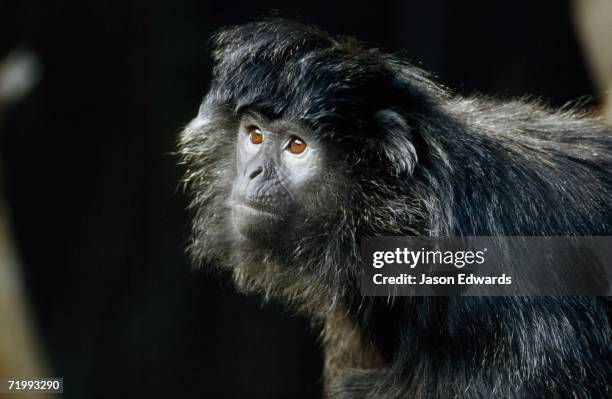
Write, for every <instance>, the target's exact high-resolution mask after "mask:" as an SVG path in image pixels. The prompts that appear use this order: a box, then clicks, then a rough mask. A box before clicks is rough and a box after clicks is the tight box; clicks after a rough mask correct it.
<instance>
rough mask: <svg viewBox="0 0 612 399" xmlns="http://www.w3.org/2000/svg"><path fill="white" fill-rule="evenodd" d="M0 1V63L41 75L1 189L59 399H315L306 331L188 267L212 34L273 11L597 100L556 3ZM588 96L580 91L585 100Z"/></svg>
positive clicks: (315, 368) (471, 79)
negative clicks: (188, 154)
mask: <svg viewBox="0 0 612 399" xmlns="http://www.w3.org/2000/svg"><path fill="white" fill-rule="evenodd" d="M300 3H301V5H300V4H298V2H296V3H294V4H290V3H289V2H287V1H285V2H271V1H254V0H251V1H248V2H240V1H216V2H212V1H195V0H193V1H166V2H161V1H142V2H138V1H130V2H128V1H126V2H120V3H119V2H118V3H116V5H111V4H104V2H84V1H73V2H68V1H60V2H52V1H48V2H46V3H44V2H40V3H38V4H37V3H35V2H31V1H27V0H22V1H19V2H7V1H2V0H0V56H2V55H5V54H6V53H7V52H8V50H9V49H11V48H15V47H18V46H21V47H26V48H29V49H30V50H33V51H34V52H35V53H37V54H38V56H39V57H40V60H41V62H42V66H43V77H42V80H41V82H40V84H39V85H38V86H37V88H36V89H35V90H34V92H33V93H32V94H31V95H30V96H29V97H28V98H27V99H26V100H25V101H23V102H22V103H21V104H19V105H18V106H15V107H13V108H11V109H10V112H9V113H8V114H7V115H6V117H5V120H4V124H3V129H2V132H3V134H2V136H1V138H0V140H1V142H0V143H1V145H0V150H1V151H2V157H3V161H4V168H3V169H4V179H5V184H6V185H5V188H6V189H7V191H8V196H9V200H10V205H11V207H12V209H11V210H12V223H13V227H14V230H15V233H16V236H17V240H18V241H17V242H18V246H19V248H18V249H19V252H20V256H21V258H22V261H23V264H24V267H25V277H26V286H27V292H28V295H29V298H30V300H31V302H32V304H33V306H34V310H35V316H36V321H37V323H38V327H39V330H40V331H39V332H40V335H41V338H42V342H43V345H44V348H45V350H46V353H47V355H48V358H49V361H50V363H51V366H52V369H53V374H54V376H58V377H63V378H64V383H65V391H66V394H65V397H67V398H107V397H125V398H128V397H135V396H147V397H162V396H165V397H181V398H192V397H193V398H195V397H220V398H243V397H248V398H302V397H304V398H306V397H308V398H310V397H317V395H318V394H319V392H320V383H319V375H320V372H321V363H322V359H321V355H320V354H319V349H318V344H317V341H316V334H315V333H312V332H309V327H308V324H307V323H306V322H305V321H304V320H302V319H300V318H298V317H295V316H293V315H292V314H291V313H289V312H287V311H284V310H283V308H282V307H281V306H279V305H269V306H263V307H262V305H261V302H260V300H259V299H258V298H252V297H245V296H241V295H238V294H236V293H235V291H234V290H233V288H232V287H231V285H230V284H228V283H227V282H226V280H227V279H223V278H219V276H217V275H210V274H209V273H207V272H205V271H193V270H191V269H190V266H189V265H188V263H187V261H186V258H185V255H184V253H183V249H184V247H185V244H186V233H187V230H188V229H187V223H188V221H187V214H186V212H185V211H184V208H185V205H186V199H185V197H184V195H183V194H182V193H181V191H180V189H179V188H178V187H179V185H178V181H179V178H180V175H181V171H180V168H178V167H177V166H176V158H175V156H173V155H172V152H173V151H174V149H175V140H176V138H177V134H178V133H179V131H180V130H181V128H182V127H183V126H185V125H186V123H187V122H188V121H189V120H190V119H191V118H192V117H194V116H195V114H196V111H197V108H198V105H199V102H200V100H201V99H202V97H203V95H204V93H205V92H206V89H207V86H208V80H209V75H210V70H211V64H210V59H209V57H208V50H207V40H208V37H209V36H210V34H211V32H213V31H214V30H216V29H218V28H219V27H221V26H224V25H228V24H238V23H243V22H246V21H249V20H253V19H255V18H257V17H258V16H262V15H265V14H267V13H268V12H269V11H270V10H272V9H279V10H280V11H281V12H282V14H283V15H285V16H291V17H295V18H297V19H299V20H301V21H304V22H310V23H315V24H317V25H319V26H320V27H322V28H324V29H326V30H328V31H331V32H333V33H346V34H351V35H354V36H357V37H358V38H359V39H361V40H363V41H367V42H370V43H375V44H377V45H379V46H381V47H383V48H385V49H387V50H389V51H393V52H398V51H402V52H403V53H404V54H405V56H406V57H407V58H408V59H409V60H411V61H413V62H415V63H418V64H420V65H422V67H424V68H425V69H428V70H430V71H432V72H433V73H434V74H435V75H436V76H437V79H438V80H439V81H441V82H442V83H444V84H445V85H447V86H450V87H452V88H453V89H454V90H456V91H457V92H459V93H462V94H471V93H474V92H482V93H485V94H492V95H498V96H501V97H505V98H507V97H511V96H517V95H527V94H529V95H533V96H536V97H541V98H543V99H545V100H546V101H548V102H549V103H551V104H553V105H562V104H564V103H566V102H567V101H570V100H575V99H577V98H581V97H584V96H587V103H588V102H589V101H588V98H589V97H588V96H590V95H592V93H593V88H592V86H591V84H590V82H589V80H588V76H587V72H586V70H585V67H584V64H583V60H582V56H581V52H580V49H579V47H578V45H577V40H576V37H575V33H574V29H573V26H572V22H571V18H570V8H569V5H568V4H567V3H565V2H563V1H558V0H551V1H531V0H513V1H507V2H503V1H497V2H490V1H483V2H463V1H452V0H447V1H444V0H430V1H426V2H425V1H423V2H410V1H401V2H400V1H398V2H392V1H385V0H378V1H376V2H371V1H364V0H357V1H352V2H345V3H343V2H332V1H327V0H326V1H319V0H316V1H313V0H309V1H306V2H300ZM591 103H592V101H591Z"/></svg>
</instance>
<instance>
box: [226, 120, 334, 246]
mask: <svg viewBox="0 0 612 399" xmlns="http://www.w3.org/2000/svg"><path fill="white" fill-rule="evenodd" d="M321 163H322V159H321V148H320V146H319V145H318V143H317V141H316V140H315V139H314V137H313V136H312V135H311V134H309V132H308V131H307V129H305V128H302V127H301V126H299V125H297V124H295V123H292V122H290V121H287V120H283V119H275V120H270V119H267V118H265V117H264V116H262V115H261V114H258V113H255V112H248V113H246V114H245V115H244V116H243V117H242V119H241V122H240V124H239V129H238V137H237V139H236V178H235V180H234V183H233V187H232V194H231V199H230V209H231V219H232V222H233V225H234V227H235V228H236V230H237V231H238V232H239V233H240V234H241V235H243V236H244V237H246V238H251V239H258V238H269V237H271V236H272V235H276V234H278V232H279V231H280V230H282V229H283V228H284V227H289V226H291V224H292V220H294V219H295V218H296V217H298V216H300V214H301V212H302V210H303V205H304V203H305V202H306V201H307V197H308V192H309V191H310V188H311V187H313V186H314V185H316V181H317V178H318V176H320V170H321Z"/></svg>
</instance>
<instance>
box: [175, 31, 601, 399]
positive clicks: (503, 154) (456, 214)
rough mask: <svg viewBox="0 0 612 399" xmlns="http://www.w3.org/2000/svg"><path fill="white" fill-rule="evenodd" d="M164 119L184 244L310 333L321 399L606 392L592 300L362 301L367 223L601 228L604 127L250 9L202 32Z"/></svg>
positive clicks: (486, 232)
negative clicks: (317, 348) (203, 57)
mask: <svg viewBox="0 0 612 399" xmlns="http://www.w3.org/2000/svg"><path fill="white" fill-rule="evenodd" d="M211 43H212V57H213V59H214V67H213V72H212V83H211V86H210V89H209V91H208V93H207V94H206V96H205V97H204V99H203V101H202V103H201V106H200V108H199V111H198V114H197V116H196V117H195V118H194V119H193V120H192V121H191V122H190V123H189V124H188V125H187V127H186V128H185V129H184V130H183V132H182V133H181V134H180V137H179V141H178V147H179V153H180V158H181V159H180V163H181V164H182V165H184V168H185V175H184V176H185V177H184V182H185V186H186V188H187V190H188V192H189V195H190V205H189V210H190V212H191V215H192V219H193V222H192V232H191V241H190V244H189V247H188V253H189V254H190V256H191V258H192V259H193V262H194V264H196V265H207V266H211V267H214V268H216V269H217V270H220V271H222V272H223V271H226V272H227V273H229V274H230V275H231V276H232V280H233V281H234V283H235V285H236V286H237V287H238V289H239V290H240V291H242V292H245V293H255V294H258V295H260V296H261V297H262V298H263V299H264V300H270V299H275V300H281V301H283V302H285V303H286V304H287V306H289V307H291V308H292V309H295V310H296V311H298V312H302V313H303V314H305V315H307V316H308V317H309V318H310V319H311V320H312V323H313V326H314V327H315V328H318V329H319V330H320V331H321V343H322V347H323V352H324V356H325V357H324V359H325V360H324V371H323V373H324V375H323V385H324V395H325V397H328V398H376V399H383V398H385V399H395V398H417V399H431V398H604V397H609V396H610V392H611V390H610V384H609V381H610V376H611V373H610V371H611V370H610V358H611V357H610V350H609V346H610V324H609V316H608V314H609V309H610V308H609V306H610V302H609V299H608V298H607V297H586V296H581V297H570V296H565V297H563V296H561V297H526V296H508V297H450V296H449V297H396V298H393V300H392V301H390V300H388V298H380V297H369V296H364V295H362V294H361V292H360V290H359V281H358V276H359V273H360V271H359V267H358V265H359V247H360V238H361V237H368V236H421V237H452V236H513V235H520V236H548V235H556V236H583V235H592V236H597V235H611V234H612V206H611V204H610V200H611V199H612V130H611V129H610V128H609V127H606V126H605V125H603V124H601V123H599V122H598V121H597V120H594V119H592V118H590V117H589V116H588V114H587V113H586V112H584V111H579V110H575V109H561V110H553V109H551V108H550V107H548V106H547V105H545V104H542V103H541V102H536V101H533V100H523V99H514V100H505V101H500V100H496V99H492V98H489V97H485V96H482V95H478V96H471V97H462V96H459V95H456V94H453V93H452V92H451V91H450V90H449V89H447V88H445V87H444V86H442V85H440V84H438V83H436V82H435V81H434V80H433V79H432V78H431V77H430V75H429V74H427V73H426V72H424V71H423V70H421V69H420V68H418V67H415V66H413V65H412V64H410V63H408V62H407V61H405V60H403V59H402V58H400V57H398V56H395V55H392V54H387V53H385V52H383V51H382V50H379V49H377V48H371V47H368V46H365V45H363V44H361V43H359V42H358V41H357V40H356V39H353V38H351V37H346V36H338V37H336V36H331V35H329V34H328V33H326V32H324V31H322V30H319V29H318V28H316V27H313V26H309V25H303V24H301V23H299V22H294V21H291V20H285V19H266V20H262V21H257V22H250V23H247V24H244V25H240V26H235V27H229V28H225V29H223V30H220V31H219V32H218V33H216V34H215V35H214V36H213V38H212V40H211Z"/></svg>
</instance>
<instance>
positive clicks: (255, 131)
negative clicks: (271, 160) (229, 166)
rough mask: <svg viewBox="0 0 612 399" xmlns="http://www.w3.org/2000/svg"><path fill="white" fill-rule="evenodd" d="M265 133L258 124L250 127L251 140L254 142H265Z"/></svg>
mask: <svg viewBox="0 0 612 399" xmlns="http://www.w3.org/2000/svg"><path fill="white" fill-rule="evenodd" d="M263 138H264V137H263V133H262V132H261V130H259V128H258V127H257V126H251V127H249V140H251V143H253V144H256V145H257V144H261V143H262V142H263Z"/></svg>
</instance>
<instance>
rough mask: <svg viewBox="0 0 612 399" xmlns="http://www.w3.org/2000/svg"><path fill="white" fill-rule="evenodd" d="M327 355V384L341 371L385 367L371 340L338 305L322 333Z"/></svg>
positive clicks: (325, 380)
mask: <svg viewBox="0 0 612 399" xmlns="http://www.w3.org/2000/svg"><path fill="white" fill-rule="evenodd" d="M322 340H323V351H324V354H325V364H324V374H323V378H324V385H325V387H326V388H327V387H329V384H330V382H331V381H332V380H333V379H334V377H336V376H337V375H338V374H339V373H340V372H341V371H342V370H346V369H375V368H380V367H383V366H384V360H383V356H382V355H381V353H380V351H379V350H378V348H376V346H375V345H374V343H373V342H372V341H371V340H370V339H368V338H367V337H366V336H365V335H364V334H363V332H362V331H360V329H359V328H358V326H357V324H356V323H355V322H354V321H353V320H352V319H351V318H350V316H349V315H348V314H347V311H346V309H345V308H344V307H342V306H337V307H335V308H334V310H332V311H331V312H330V313H329V314H328V315H327V318H326V320H325V322H324V325H323V331H322Z"/></svg>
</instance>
